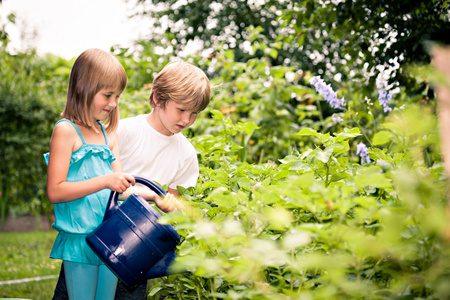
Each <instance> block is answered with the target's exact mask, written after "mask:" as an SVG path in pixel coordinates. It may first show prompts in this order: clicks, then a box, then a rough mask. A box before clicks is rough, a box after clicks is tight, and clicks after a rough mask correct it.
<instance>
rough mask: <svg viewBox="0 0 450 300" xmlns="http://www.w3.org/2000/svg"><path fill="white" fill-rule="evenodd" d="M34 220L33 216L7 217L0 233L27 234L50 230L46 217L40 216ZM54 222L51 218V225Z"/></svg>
mask: <svg viewBox="0 0 450 300" xmlns="http://www.w3.org/2000/svg"><path fill="white" fill-rule="evenodd" d="M39 219H40V220H38V218H36V216H34V215H25V216H19V217H12V216H8V218H7V219H6V223H5V226H3V228H0V232H28V231H35V230H43V231H48V230H51V229H52V228H51V226H49V224H48V222H47V217H46V216H44V215H43V216H41V217H40V218H39ZM54 221H55V218H54V216H53V217H52V223H53V222H54Z"/></svg>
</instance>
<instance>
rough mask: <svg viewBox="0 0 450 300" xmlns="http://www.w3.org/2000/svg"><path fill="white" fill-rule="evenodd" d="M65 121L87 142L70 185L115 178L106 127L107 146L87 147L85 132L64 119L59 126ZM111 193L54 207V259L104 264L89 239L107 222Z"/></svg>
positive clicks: (75, 159)
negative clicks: (113, 176) (93, 249)
mask: <svg viewBox="0 0 450 300" xmlns="http://www.w3.org/2000/svg"><path fill="white" fill-rule="evenodd" d="M63 121H65V122H70V123H71V124H72V125H73V126H74V128H75V129H76V130H77V132H78V135H79V136H80V138H81V140H82V142H83V145H82V146H81V148H80V149H78V150H77V151H75V152H73V153H72V157H71V159H70V166H69V172H68V174H67V181H70V182H75V181H83V180H87V179H90V178H93V177H97V176H100V175H106V174H111V173H112V172H113V170H112V168H111V163H112V162H113V161H114V160H115V159H116V158H115V156H114V154H113V153H112V151H111V149H109V147H108V139H107V137H106V133H105V129H104V127H103V125H102V124H101V123H100V122H99V124H100V125H101V127H102V132H103V135H104V137H105V144H99V145H97V144H86V142H85V141H84V138H83V136H82V135H81V132H80V131H79V130H78V128H77V126H76V125H75V124H74V123H73V122H71V121H70V120H67V119H62V120H59V121H58V122H57V123H56V124H58V123H59V122H63ZM55 126H56V125H55ZM49 155H51V154H50V153H46V154H44V158H45V162H46V163H47V164H48V159H49ZM110 193H111V190H109V189H103V190H101V191H98V192H96V193H93V194H90V195H88V196H85V197H82V198H79V199H76V200H73V201H68V202H63V203H56V204H54V211H55V219H56V221H55V223H53V225H52V227H53V228H54V229H55V230H57V231H58V232H59V233H58V236H57V237H56V240H55V243H54V244H53V248H52V251H51V253H50V257H51V258H56V259H62V260H67V261H73V262H80V263H87V264H92V265H100V264H102V263H101V261H100V259H99V258H98V257H97V256H96V255H95V253H94V252H93V251H92V250H91V249H90V248H89V246H88V245H87V243H86V236H87V235H88V234H89V233H90V232H92V231H93V230H94V229H95V228H97V226H98V225H100V223H101V222H102V221H103V216H104V214H105V209H106V205H107V203H108V199H109V195H110Z"/></svg>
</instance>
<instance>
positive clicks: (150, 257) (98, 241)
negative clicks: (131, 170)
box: [86, 176, 180, 287]
mask: <svg viewBox="0 0 450 300" xmlns="http://www.w3.org/2000/svg"><path fill="white" fill-rule="evenodd" d="M135 179H136V182H137V183H141V184H143V185H145V186H147V187H148V188H150V189H151V190H153V191H154V192H155V193H157V194H158V195H159V196H163V195H165V194H166V192H165V191H164V190H163V189H162V188H161V187H160V186H159V185H158V184H156V183H154V182H153V181H150V180H148V179H145V178H142V177H138V176H135ZM117 197H118V193H117V192H111V195H110V197H109V202H108V206H107V207H106V212H105V216H104V218H103V222H102V223H101V224H100V226H98V227H97V228H96V229H95V230H94V231H93V232H91V233H90V234H88V236H87V237H86V242H87V244H88V245H89V246H90V247H91V249H92V250H93V251H94V252H95V253H96V254H97V255H98V257H99V258H100V259H101V260H102V261H103V262H104V263H105V265H107V266H108V267H109V268H110V269H111V271H112V272H113V273H114V274H116V276H117V277H118V278H119V279H120V280H122V281H123V282H124V283H125V284H126V285H128V286H129V287H135V286H136V285H137V284H139V283H141V282H143V281H145V280H147V279H151V278H157V277H162V276H167V275H172V274H173V273H172V272H171V270H170V268H169V267H170V264H171V262H173V260H174V259H175V257H176V254H175V248H176V246H177V245H178V243H179V242H180V236H179V234H178V233H177V232H176V230H175V229H174V228H173V227H172V226H170V225H162V224H159V223H158V218H160V217H161V215H160V214H159V213H158V212H157V211H156V210H155V209H154V208H153V207H152V206H151V205H150V204H148V203H147V201H146V200H145V199H144V198H142V196H140V195H138V194H132V195H131V196H129V197H128V198H127V200H125V201H124V202H123V203H122V204H121V205H119V204H118V203H117Z"/></svg>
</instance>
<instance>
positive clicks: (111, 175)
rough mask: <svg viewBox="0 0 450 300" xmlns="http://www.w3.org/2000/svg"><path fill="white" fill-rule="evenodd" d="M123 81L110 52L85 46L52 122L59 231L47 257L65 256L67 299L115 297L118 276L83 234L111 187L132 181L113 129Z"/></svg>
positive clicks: (98, 218) (51, 168) (53, 196)
mask: <svg viewBox="0 0 450 300" xmlns="http://www.w3.org/2000/svg"><path fill="white" fill-rule="evenodd" d="M126 84H127V76H126V73H125V70H124V68H123V67H122V65H121V64H120V63H119V61H118V60H117V59H116V58H115V57H114V56H112V55H111V54H110V53H108V52H105V51H102V50H99V49H89V50H86V51H85V52H83V53H82V54H81V55H80V56H79V57H78V58H77V59H76V61H75V63H74V65H73V68H72V72H71V75H70V81H69V90H68V95H67V103H66V107H65V109H64V111H63V113H62V114H61V115H62V116H63V117H64V119H62V120H60V121H58V122H57V123H56V125H55V128H54V130H53V134H52V138H51V141H50V152H49V153H47V154H45V159H46V162H47V164H48V171H47V195H48V199H49V200H50V202H52V203H54V211H55V217H56V221H55V223H54V224H53V228H54V229H56V230H57V231H58V232H59V233H58V236H57V237H56V240H55V243H54V244H53V248H52V251H51V254H50V257H51V258H56V259H62V260H63V265H64V271H65V276H66V280H67V289H68V293H69V299H71V300H73V299H102V300H103V299H114V294H115V291H116V286H117V277H116V276H115V275H114V274H113V273H112V272H111V271H110V270H109V269H108V268H107V267H106V266H105V265H103V264H102V263H101V261H100V260H99V258H98V257H97V256H96V255H95V254H94V252H92V250H91V249H90V248H89V246H88V245H87V244H86V241H85V238H86V235H87V234H88V233H90V232H92V231H93V230H94V229H95V228H96V227H97V226H98V225H100V223H101V222H102V220H103V215H104V213H105V209H106V204H107V202H108V198H109V195H110V192H111V190H112V191H116V192H119V193H122V192H124V191H125V190H126V189H127V188H128V187H130V185H131V184H132V185H134V184H135V179H134V177H133V176H131V175H129V174H126V173H123V172H122V165H121V163H120V159H119V150H118V149H119V147H118V141H117V134H116V132H115V129H116V127H117V124H118V121H119V111H118V108H117V105H118V100H119V97H120V94H121V93H122V91H123V90H124V89H125V86H126ZM105 120H106V121H105ZM103 121H105V126H104V125H103V124H102V122H103ZM130 182H131V184H130Z"/></svg>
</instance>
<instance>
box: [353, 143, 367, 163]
mask: <svg viewBox="0 0 450 300" xmlns="http://www.w3.org/2000/svg"><path fill="white" fill-rule="evenodd" d="M356 155H359V157H361V164H365V163H370V157H369V153H368V152H367V146H366V145H364V144H363V143H359V144H358V145H357V146H356Z"/></svg>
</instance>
